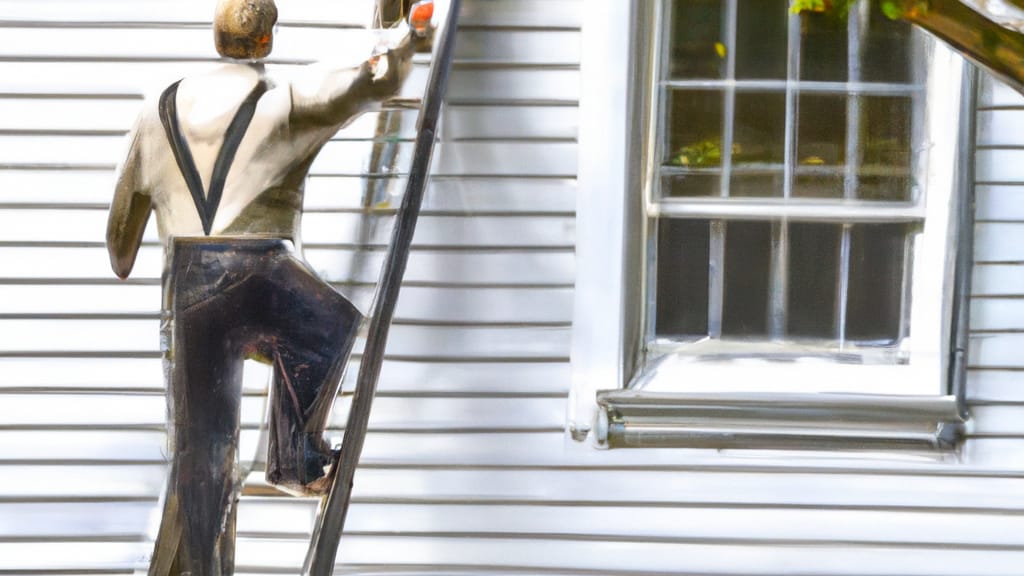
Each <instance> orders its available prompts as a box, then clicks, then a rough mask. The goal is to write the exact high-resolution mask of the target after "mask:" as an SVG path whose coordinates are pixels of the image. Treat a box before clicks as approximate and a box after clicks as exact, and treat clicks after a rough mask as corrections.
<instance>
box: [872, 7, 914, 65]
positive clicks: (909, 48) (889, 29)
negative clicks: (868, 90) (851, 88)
mask: <svg viewBox="0 0 1024 576" xmlns="http://www.w3.org/2000/svg"><path fill="white" fill-rule="evenodd" d="M865 8H866V9H867V10H869V11H870V13H871V14H870V17H869V19H868V25H867V33H866V34H865V36H866V41H865V42H864V46H863V48H862V50H863V52H862V53H861V80H863V81H864V82H891V83H900V84H906V83H910V82H913V80H914V74H913V71H914V68H913V43H912V42H911V41H910V35H911V34H912V33H913V29H912V28H911V25H910V24H908V23H907V22H903V21H902V20H890V19H889V18H887V17H886V16H885V14H882V11H881V10H878V9H877V5H876V4H875V3H874V2H869V3H868V4H867V6H865Z"/></svg>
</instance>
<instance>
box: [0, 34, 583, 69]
mask: <svg viewBox="0 0 1024 576" xmlns="http://www.w3.org/2000/svg"><path fill="white" fill-rule="evenodd" d="M274 36H275V37H274V50H273V53H272V55H271V58H273V59H281V60H296V59H298V60H302V59H312V58H318V57H319V58H323V59H325V61H327V62H331V63H335V62H336V63H337V64H338V65H345V66H355V65H358V64H359V63H360V60H362V59H365V58H366V57H368V56H369V55H370V54H371V53H372V51H373V46H374V44H375V43H376V38H375V37H374V35H373V34H372V33H370V32H368V31H364V30H358V29H357V30H331V29H327V28H316V27H307V26H303V27H290V26H281V27H280V28H279V29H278V31H277V33H276V34H275V35H274ZM579 36H580V35H579V32H576V31H550V30H539V31H537V30H494V29H481V30H461V31H460V32H459V38H458V42H457V43H456V45H455V46H456V47H455V59H456V61H485V62H491V63H517V64H541V65H542V64H560V65H566V66H569V65H573V64H575V63H578V62H579V45H580V42H579ZM72 47H73V49H71V48H72ZM18 57H28V58H39V57H48V58H58V59H60V58H66V59H77V58H89V59H92V58H95V59H108V58H109V59H117V58H128V59H133V60H136V59H147V58H158V59H164V58H175V59H187V58H218V55H217V52H216V49H215V47H214V42H213V36H212V34H211V33H210V30H209V29H208V28H205V27H199V28H176V29H175V28H160V27H154V28H149V29H146V28H128V29H117V28H115V29H102V28H100V29H95V28H93V29H88V28H87V29H74V28H71V29H69V28H61V27H54V28H44V27H38V26H33V27H30V28H15V27H6V28H5V29H4V34H3V35H2V36H0V59H12V58H18Z"/></svg>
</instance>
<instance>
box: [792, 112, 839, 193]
mask: <svg viewBox="0 0 1024 576" xmlns="http://www.w3.org/2000/svg"><path fill="white" fill-rule="evenodd" d="M798 106H799V113H798V120H797V122H798V126H797V143H796V161H797V166H796V168H795V172H796V179H795V182H794V184H793V195H794V196H802V197H811V198H841V197H842V196H843V177H844V174H845V162H846V96H845V95H838V94H811V93H803V94H800V97H799V104H798Z"/></svg>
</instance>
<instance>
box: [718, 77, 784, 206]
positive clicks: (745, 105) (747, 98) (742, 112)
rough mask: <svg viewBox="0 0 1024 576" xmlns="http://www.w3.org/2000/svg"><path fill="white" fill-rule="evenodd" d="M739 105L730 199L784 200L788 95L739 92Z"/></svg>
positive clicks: (736, 106)
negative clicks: (759, 197)
mask: <svg viewBox="0 0 1024 576" xmlns="http://www.w3.org/2000/svg"><path fill="white" fill-rule="evenodd" d="M735 102H736V104H735V122H734V129H733V140H732V152H733V153H732V172H731V177H730V185H729V195H730V196H775V197H781V196H782V193H783V171H784V163H785V158H786V94H785V93H784V92H772V93H760V92H739V93H737V94H736V96H735Z"/></svg>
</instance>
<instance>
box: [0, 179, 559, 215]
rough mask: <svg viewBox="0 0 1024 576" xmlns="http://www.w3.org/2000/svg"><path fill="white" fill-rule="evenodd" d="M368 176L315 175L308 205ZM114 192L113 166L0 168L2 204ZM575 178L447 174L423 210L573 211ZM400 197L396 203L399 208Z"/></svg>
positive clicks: (350, 206) (92, 202)
mask: <svg viewBox="0 0 1024 576" xmlns="http://www.w3.org/2000/svg"><path fill="white" fill-rule="evenodd" d="M367 182H368V181H367V180H366V179H364V178H361V177H354V176H314V177H311V178H310V179H309V180H308V181H307V184H306V194H305V209H306V211H307V212H309V211H314V212H315V211H323V210H357V209H361V207H362V205H363V200H362V198H363V195H364V189H365V188H366V183H367ZM375 182H384V183H385V184H386V185H387V192H388V194H390V195H398V196H400V195H401V193H402V192H403V191H404V190H405V184H406V180H405V178H402V177H395V178H393V179H390V180H387V181H384V180H375ZM113 194H114V172H113V170H110V171H88V170H85V171H83V170H78V171H75V170H67V171H59V172H55V171H41V170H3V169H0V204H5V205H10V206H9V207H7V208H6V209H8V210H12V209H16V206H17V205H19V204H25V205H33V206H36V205H40V204H45V203H56V204H61V205H68V206H73V205H85V206H90V207H93V206H106V205H108V204H109V203H110V200H111V198H112V197H113ZM575 195H576V182H575V179H572V178H565V179H553V178H502V179H500V180H488V179H451V178H449V179H444V178H434V179H432V180H431V181H430V183H429V185H428V187H427V191H426V194H425V197H424V199H423V210H424V211H425V212H426V213H427V214H429V213H430V212H431V211H440V210H445V211H454V212H458V213H465V214H472V213H474V212H489V213H493V212H513V213H516V212H528V213H531V214H538V213H539V214H544V213H562V214H565V213H571V212H573V211H574V210H575V207H576V206H575V202H576V196H575ZM398 196H393V199H392V202H391V205H392V207H396V206H397V204H398Z"/></svg>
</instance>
